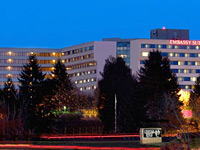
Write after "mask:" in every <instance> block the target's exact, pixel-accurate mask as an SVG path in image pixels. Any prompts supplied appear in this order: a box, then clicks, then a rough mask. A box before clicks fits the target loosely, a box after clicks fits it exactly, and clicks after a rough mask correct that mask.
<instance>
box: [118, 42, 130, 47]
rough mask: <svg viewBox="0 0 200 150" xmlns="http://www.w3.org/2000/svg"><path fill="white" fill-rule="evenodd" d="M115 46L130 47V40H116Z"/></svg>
mask: <svg viewBox="0 0 200 150" xmlns="http://www.w3.org/2000/svg"><path fill="white" fill-rule="evenodd" d="M117 47H130V42H117Z"/></svg>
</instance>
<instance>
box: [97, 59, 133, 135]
mask: <svg viewBox="0 0 200 150" xmlns="http://www.w3.org/2000/svg"><path fill="white" fill-rule="evenodd" d="M101 75H102V79H101V80H100V81H99V82H98V88H99V103H98V110H99V117H100V119H101V121H102V122H103V123H104V132H113V131H114V130H115V95H116V97H117V130H118V132H131V129H130V128H132V125H131V123H132V115H131V114H132V112H131V110H132V109H131V98H132V84H133V79H132V76H131V70H130V69H129V67H127V66H126V64H125V62H124V60H123V59H122V58H117V59H115V58H113V57H110V58H108V59H107V60H106V64H105V66H104V70H103V73H101Z"/></svg>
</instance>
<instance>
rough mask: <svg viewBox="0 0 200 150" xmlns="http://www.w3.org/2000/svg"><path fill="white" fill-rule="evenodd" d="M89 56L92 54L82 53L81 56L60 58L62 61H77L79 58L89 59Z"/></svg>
mask: <svg viewBox="0 0 200 150" xmlns="http://www.w3.org/2000/svg"><path fill="white" fill-rule="evenodd" d="M89 58H94V54H88V55H83V56H78V57H73V58H68V59H65V60H62V62H63V63H66V62H74V61H79V60H83V59H89Z"/></svg>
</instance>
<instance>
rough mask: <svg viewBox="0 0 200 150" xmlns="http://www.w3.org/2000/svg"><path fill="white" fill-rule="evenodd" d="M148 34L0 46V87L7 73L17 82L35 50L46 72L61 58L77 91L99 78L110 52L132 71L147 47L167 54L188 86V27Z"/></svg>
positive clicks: (191, 48) (194, 73) (194, 55)
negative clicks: (50, 45) (56, 45)
mask: <svg viewBox="0 0 200 150" xmlns="http://www.w3.org/2000/svg"><path fill="white" fill-rule="evenodd" d="M150 37H151V38H150V39H120V38H105V39H103V40H102V41H93V42H88V43H83V44H79V45H75V46H70V47H65V48H61V49H43V48H0V87H1V88H3V86H4V83H5V82H6V81H7V77H8V76H11V77H12V80H13V82H14V84H15V85H19V83H18V80H17V77H18V76H19V73H20V71H21V69H22V67H23V64H25V63H26V62H27V57H28V55H29V54H31V53H35V54H36V56H37V59H38V63H39V64H40V65H41V67H42V70H43V71H44V72H45V73H46V74H47V76H48V75H49V73H50V71H52V70H53V69H54V68H53V64H55V63H56V60H57V59H58V58H61V60H62V62H63V63H64V64H65V66H66V69H67V71H68V74H69V75H70V77H71V80H72V82H73V83H74V84H75V85H76V86H77V87H78V88H79V89H80V91H87V92H92V91H93V90H94V89H95V88H96V86H97V81H98V80H99V79H100V78H101V75H100V72H102V71H103V67H104V64H105V59H106V58H108V57H109V56H110V55H111V56H114V57H116V56H117V57H122V58H123V59H124V60H125V62H126V64H127V65H128V66H129V67H130V68H131V70H132V73H134V74H135V73H136V72H137V71H139V70H140V68H141V67H142V66H143V64H144V61H145V60H146V59H147V58H148V55H149V51H151V50H153V49H158V50H159V51H161V55H162V56H167V57H169V59H170V64H171V69H172V71H173V72H174V73H176V76H177V80H178V83H179V85H180V87H181V88H182V89H185V90H191V89H192V86H193V85H194V83H195V81H196V78H197V77H198V76H199V73H200V59H199V58H200V41H194V40H193V41H190V40H189V30H174V29H156V30H152V31H151V33H150Z"/></svg>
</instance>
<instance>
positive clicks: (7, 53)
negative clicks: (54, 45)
mask: <svg viewBox="0 0 200 150" xmlns="http://www.w3.org/2000/svg"><path fill="white" fill-rule="evenodd" d="M31 54H35V55H36V56H37V57H50V56H51V57H60V56H61V54H60V53H55V52H53V53H34V52H12V51H3V52H0V56H29V55H31Z"/></svg>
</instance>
